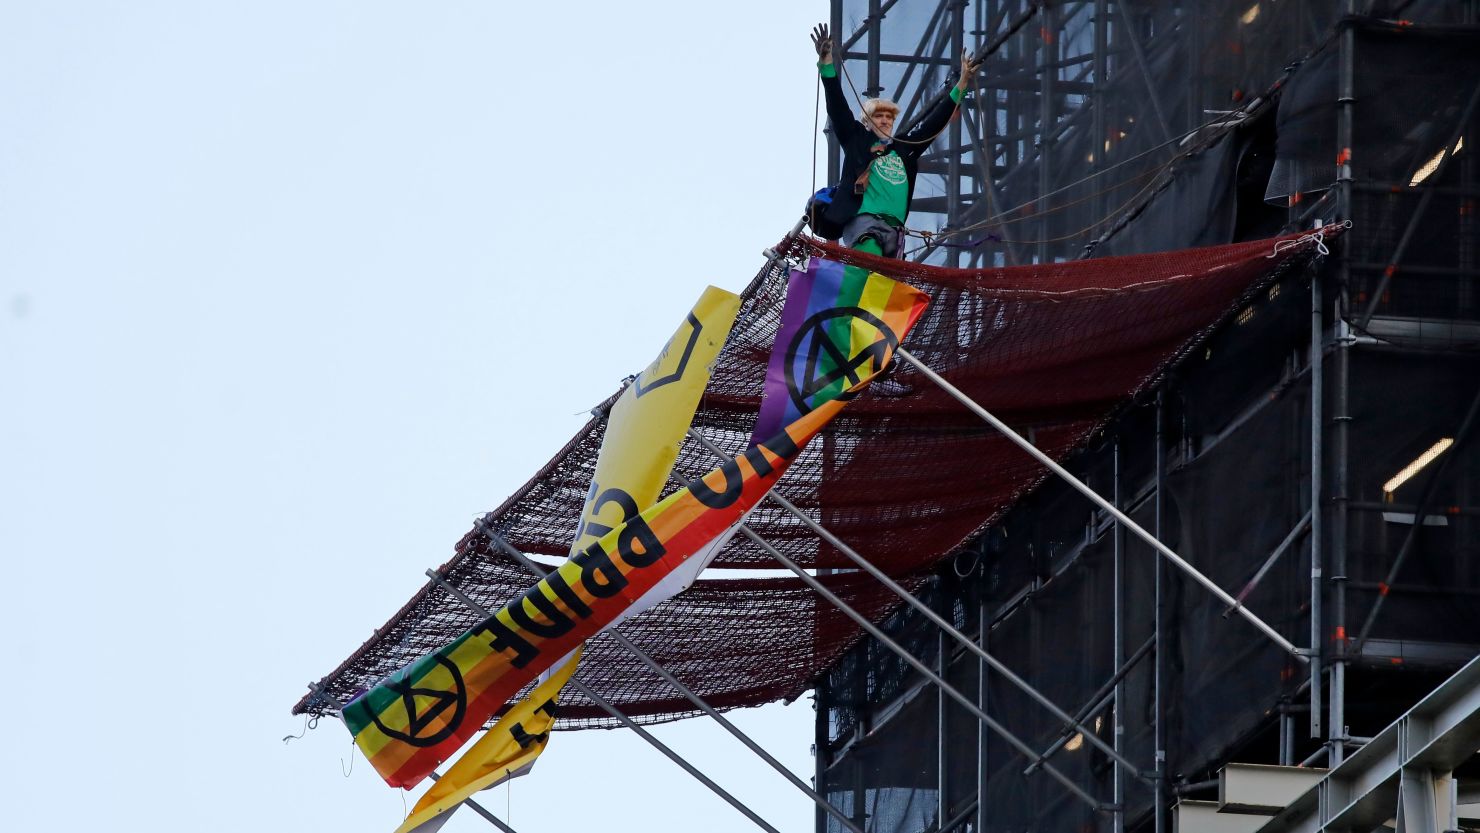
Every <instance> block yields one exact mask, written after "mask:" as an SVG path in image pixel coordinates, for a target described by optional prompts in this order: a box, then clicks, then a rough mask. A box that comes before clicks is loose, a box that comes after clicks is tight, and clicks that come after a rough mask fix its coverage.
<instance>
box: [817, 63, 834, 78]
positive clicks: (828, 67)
mask: <svg viewBox="0 0 1480 833" xmlns="http://www.w3.org/2000/svg"><path fill="white" fill-rule="evenodd" d="M817 74H818V75H821V76H822V77H823V78H837V77H838V65H837V64H836V63H831V64H824V63H822V62H821V61H819V62H818V63H817Z"/></svg>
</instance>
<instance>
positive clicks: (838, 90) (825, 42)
mask: <svg viewBox="0 0 1480 833" xmlns="http://www.w3.org/2000/svg"><path fill="white" fill-rule="evenodd" d="M812 46H813V47H815V48H816V49H817V73H818V74H819V75H821V76H822V97H823V98H824V99H825V100H826V101H827V118H828V120H829V121H831V122H832V129H833V133H834V134H835V135H836V136H837V137H838V141H844V140H846V139H847V138H848V137H849V136H850V135H852V134H855V133H861V132H864V131H866V130H867V129H868V128H866V127H864V126H863V123H862V122H860V121H859V120H858V117H857V116H855V115H853V109H852V108H851V107H849V106H848V99H847V98H845V97H844V96H843V84H842V82H841V81H840V80H838V66H837V64H835V63H833V54H832V37H831V35H829V33H828V31H827V24H826V23H819V24H817V26H816V28H814V29H813V30H812Z"/></svg>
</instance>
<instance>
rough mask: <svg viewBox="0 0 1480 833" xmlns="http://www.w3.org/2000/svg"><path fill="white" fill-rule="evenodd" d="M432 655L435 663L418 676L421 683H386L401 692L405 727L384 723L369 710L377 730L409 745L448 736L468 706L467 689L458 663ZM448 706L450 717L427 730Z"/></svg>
mask: <svg viewBox="0 0 1480 833" xmlns="http://www.w3.org/2000/svg"><path fill="white" fill-rule="evenodd" d="M432 659H434V660H436V662H437V666H438V667H437V668H434V669H432V671H431V673H429V674H427V675H426V676H424V677H422V678H421V680H420V683H421V685H420V686H416V685H413V684H412V683H411V682H410V680H408V679H402V680H393V681H391V682H389V683H387V687H388V688H390V690H391V691H393V692H395V693H396V694H397V695H399V696H400V698H401V701H400V702H401V707H402V708H404V709H405V710H406V729H405V731H401V730H397V729H392V728H390V727H389V726H387V725H385V723H384V722H383V721H381V719H380V717H381V716H380V715H379V714H375V713H373V712H372V713H371V715H370V719H371V720H374V721H375V726H376V728H378V729H380V731H382V732H384V733H386V735H388V736H390V737H392V738H395V739H396V740H399V741H404V742H406V743H409V744H411V745H412V746H436V745H437V744H439V743H441V742H442V741H444V740H446V739H447V738H449V737H451V736H452V733H453V732H454V731H456V730H457V727H458V726H459V725H460V724H461V723H462V720H463V713H464V712H466V711H467V708H468V691H467V688H466V687H465V686H464V685H463V678H462V674H461V673H459V672H458V670H457V666H456V665H453V664H452V661H451V660H448V659H446V658H444V657H440V656H436V655H433V656H432ZM448 709H452V717H451V719H449V720H448V721H447V722H446V723H444V724H442V726H441V728H439V729H435V730H434V731H431V732H428V731H427V730H428V727H431V726H435V725H437V719H438V718H440V717H441V716H442V715H443V713H445V712H446V711H447V710H448Z"/></svg>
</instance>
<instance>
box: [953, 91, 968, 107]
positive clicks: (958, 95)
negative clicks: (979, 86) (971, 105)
mask: <svg viewBox="0 0 1480 833" xmlns="http://www.w3.org/2000/svg"><path fill="white" fill-rule="evenodd" d="M964 95H966V91H965V90H963V89H961V88H960V87H952V88H951V100H952V101H954V102H956V103H957V104H960V103H961V97H962V96H964Z"/></svg>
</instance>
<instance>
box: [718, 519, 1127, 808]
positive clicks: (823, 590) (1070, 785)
mask: <svg viewBox="0 0 1480 833" xmlns="http://www.w3.org/2000/svg"><path fill="white" fill-rule="evenodd" d="M739 530H740V533H741V534H742V535H744V536H745V537H746V538H748V539H750V541H751V543H753V544H755V545H756V546H758V547H760V548H761V549H762V550H763V551H765V552H766V553H767V554H768V555H770V556H771V557H772V558H774V559H776V561H777V562H779V563H780V564H781V566H783V567H785V568H786V569H788V570H790V571H791V572H792V573H794V574H795V575H796V576H797V578H800V579H801V580H802V581H803V582H804V583H805V584H806V585H807V586H808V587H811V588H812V589H813V590H815V591H817V594H818V595H820V596H822V598H824V599H826V600H827V601H828V602H830V603H831V604H832V605H833V607H836V608H837V609H838V610H839V611H841V612H842V613H843V614H844V615H845V616H847V617H848V618H849V619H852V620H853V621H854V622H855V623H856V624H857V625H858V626H859V627H861V628H863V630H864V631H865V632H866V633H868V635H869V636H872V637H873V638H874V639H875V640H877V641H878V642H879V644H880V645H883V646H884V647H885V648H888V649H889V650H890V651H893V652H894V653H895V654H896V655H898V656H899V658H900V659H902V660H904V661H905V662H906V663H908V664H909V665H910V667H911V668H914V669H915V670H916V671H918V672H920V674H921V675H923V676H924V677H925V679H927V680H929V681H930V682H932V683H934V684H935V685H936V686H938V687H939V688H940V689H941V690H942V691H944V692H945V693H946V694H947V695H948V696H949V697H950V698H951V699H952V700H955V701H956V702H957V703H960V704H961V705H962V706H963V707H964V708H965V709H966V710H967V711H968V712H970V713H971V714H972V715H973V716H975V717H976V719H977V720H979V721H981V722H982V723H983V724H984V725H986V726H987V728H989V729H991V730H992V731H994V732H996V733H997V734H998V735H1000V736H1001V737H1002V739H1003V740H1005V741H1007V742H1008V743H1009V744H1010V745H1011V746H1012V748H1014V749H1016V750H1017V751H1018V752H1020V753H1022V754H1023V755H1024V756H1025V757H1027V758H1029V759H1030V760H1031V759H1032V758H1034V757H1035V756H1036V753H1035V752H1034V750H1033V747H1031V746H1029V745H1028V744H1026V743H1024V742H1023V740H1022V739H1021V738H1019V737H1018V736H1017V735H1015V734H1013V733H1012V731H1011V730H1010V729H1008V728H1007V727H1006V726H1003V725H1002V724H1001V723H998V722H997V721H996V720H994V719H992V718H991V717H990V716H988V715H987V713H986V711H984V710H983V709H981V708H980V707H978V706H977V705H976V703H974V702H972V701H971V699H970V698H968V697H967V696H966V695H964V694H962V693H961V692H960V691H958V690H957V689H956V688H955V687H954V686H952V685H951V684H950V683H948V682H946V680H945V679H944V678H942V677H941V676H940V675H939V674H937V673H935V671H934V670H933V669H931V668H930V666H928V665H926V664H925V663H923V662H921V661H920V660H919V659H918V658H917V657H915V656H914V655H913V654H911V653H910V652H909V651H907V650H905V648H904V647H903V646H901V645H900V644H899V643H898V642H895V641H894V640H893V639H891V638H890V637H889V635H888V634H886V633H884V632H883V631H882V630H880V629H879V628H878V626H876V625H875V624H874V623H873V622H870V621H869V619H868V617H867V616H864V615H863V614H862V613H859V612H858V611H857V610H854V609H853V607H852V606H851V605H849V604H848V603H847V602H845V601H843V600H842V599H840V598H838V595H837V594H836V593H834V592H832V591H831V590H828V589H827V587H826V586H825V585H823V584H822V582H820V581H818V580H817V578H816V577H815V576H813V575H811V574H810V573H808V572H807V571H806V570H804V569H802V567H801V566H800V565H798V564H797V563H796V562H795V561H792V560H791V559H790V558H788V557H786V555H785V554H784V553H782V552H781V551H780V550H778V549H776V548H775V547H773V546H771V545H770V544H769V543H767V542H766V540H765V539H764V538H761V537H760V535H758V534H756V532H755V530H753V529H751V528H750V527H749V526H747V525H745V524H740V526H739ZM912 598H913V597H912ZM1043 771H1044V772H1045V773H1047V774H1048V775H1049V776H1050V777H1052V778H1053V779H1054V780H1056V781H1058V782H1059V783H1060V784H1062V785H1064V787H1065V788H1066V789H1068V790H1069V791H1070V792H1071V793H1073V794H1074V795H1075V796H1077V797H1078V798H1079V799H1080V800H1081V801H1083V802H1084V803H1086V804H1088V805H1089V806H1090V807H1092V808H1094V809H1095V810H1102V809H1104V805H1103V804H1101V802H1100V800H1099V799H1097V798H1095V797H1094V796H1093V795H1090V794H1089V793H1088V792H1086V791H1085V789H1084V788H1083V787H1081V786H1079V785H1078V784H1076V783H1074V781H1073V779H1071V778H1069V776H1067V775H1065V774H1064V773H1062V772H1060V771H1059V770H1058V768H1057V767H1055V766H1053V765H1052V764H1044V765H1043Z"/></svg>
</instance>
